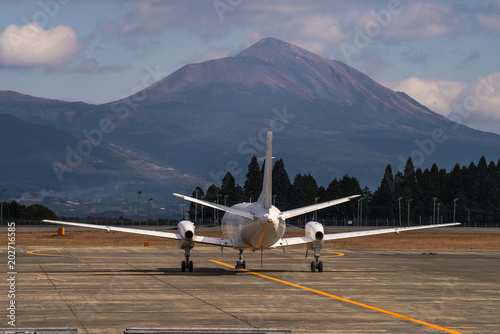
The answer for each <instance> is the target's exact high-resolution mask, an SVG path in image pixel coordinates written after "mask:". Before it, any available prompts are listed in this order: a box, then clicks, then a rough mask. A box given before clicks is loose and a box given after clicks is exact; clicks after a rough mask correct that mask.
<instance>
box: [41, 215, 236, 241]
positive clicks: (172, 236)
mask: <svg viewBox="0 0 500 334" xmlns="http://www.w3.org/2000/svg"><path fill="white" fill-rule="evenodd" d="M43 222H44V223H50V224H59V225H67V226H78V227H87V228H93V229H98V230H105V231H107V232H110V231H116V232H124V233H133V234H141V235H149V236H153V237H160V238H166V239H174V240H183V238H182V235H180V234H179V233H172V232H162V231H150V230H141V229H137V228H126V227H116V226H104V225H94V224H84V223H73V222H64V221H58V220H44V221H43ZM193 241H194V242H198V243H202V244H208V245H215V246H222V247H233V242H232V241H231V240H230V239H222V238H214V237H205V236H202V235H195V236H193Z"/></svg>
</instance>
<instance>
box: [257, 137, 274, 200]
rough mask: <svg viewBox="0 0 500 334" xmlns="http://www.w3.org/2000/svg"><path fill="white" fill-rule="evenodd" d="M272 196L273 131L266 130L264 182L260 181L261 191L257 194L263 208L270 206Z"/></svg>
mask: <svg viewBox="0 0 500 334" xmlns="http://www.w3.org/2000/svg"><path fill="white" fill-rule="evenodd" d="M272 197H273V132H272V131H268V132H267V148H266V160H265V165H264V182H263V183H262V192H261V193H260V196H259V200H258V202H259V203H262V205H264V208H266V209H269V208H270V207H271V206H272Z"/></svg>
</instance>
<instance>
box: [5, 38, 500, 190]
mask: <svg viewBox="0 0 500 334" xmlns="http://www.w3.org/2000/svg"><path fill="white" fill-rule="evenodd" d="M131 85H132V86H133V83H131ZM0 114H9V115H14V116H16V117H17V118H19V119H20V120H22V121H23V122H25V123H22V122H21V123H19V122H18V123H15V120H13V119H11V118H10V119H9V118H3V119H2V120H1V121H2V123H3V124H4V127H6V129H9V128H12V129H16V130H15V132H17V133H18V136H19V137H20V139H19V142H17V141H16V142H14V141H13V140H12V138H13V136H14V134H13V133H12V132H11V135H10V136H6V135H5V134H2V136H3V137H2V139H3V140H2V143H3V144H2V145H3V148H4V149H6V150H8V149H9V147H15V148H13V149H12V150H10V151H8V152H10V153H9V154H11V159H9V160H6V159H3V161H2V163H3V164H4V165H3V166H2V168H8V170H9V171H10V172H11V173H13V174H12V175H17V176H16V180H22V174H20V172H19V173H18V172H17V171H16V170H15V169H16V167H15V166H16V164H14V160H16V159H17V160H16V161H17V162H16V163H17V164H20V166H25V167H26V169H23V168H19V170H30V173H32V174H33V175H32V177H31V178H30V179H29V180H30V181H29V182H25V183H26V184H25V185H24V187H27V188H29V189H35V188H36V187H39V186H41V185H42V184H46V185H47V187H52V189H59V188H65V187H73V188H75V189H77V188H85V187H87V186H89V185H91V184H94V183H96V184H99V185H106V187H108V188H109V186H108V185H109V184H123V183H125V184H134V186H135V184H136V182H138V183H139V184H142V185H144V186H143V188H144V189H146V188H148V187H149V188H151V189H155V190H154V191H157V192H158V193H162V194H163V195H165V194H168V193H170V192H172V191H179V187H180V186H181V185H182V184H184V185H185V187H184V189H189V187H190V186H191V184H192V183H196V182H198V183H202V182H205V184H206V183H207V182H214V183H220V180H221V178H222V177H223V176H224V174H225V172H226V171H228V170H229V171H231V173H232V174H233V175H234V176H235V178H236V180H237V182H239V183H242V182H243V180H244V177H245V174H246V172H247V170H246V168H247V165H248V162H249V159H250V157H251V156H252V155H253V154H256V155H257V156H263V155H264V143H265V135H264V134H265V132H266V131H267V130H269V129H271V130H273V131H274V132H275V136H274V147H273V148H274V155H275V156H276V157H278V158H283V159H284V162H285V167H286V169H287V171H288V172H289V175H290V176H291V178H293V177H294V175H295V173H298V172H301V173H311V174H312V175H313V176H314V177H315V178H316V179H317V180H318V183H319V184H321V185H325V186H326V185H327V184H328V183H329V182H330V181H331V180H332V179H333V178H334V177H337V178H339V177H342V176H343V175H344V174H345V173H349V174H350V175H352V176H355V177H357V178H358V179H359V180H360V181H361V183H362V185H368V186H371V187H376V186H378V184H379V182H380V179H381V177H382V175H383V172H384V169H385V167H386V165H387V164H388V163H391V164H392V165H393V170H397V169H399V168H401V167H400V166H403V164H404V162H405V161H406V159H407V158H408V156H409V155H410V154H411V155H413V157H414V163H415V165H416V166H417V167H429V166H431V165H432V163H434V162H437V163H438V165H439V166H440V167H445V168H451V167H453V165H454V164H455V163H457V162H458V163H461V164H469V163H470V162H471V161H478V160H479V158H480V157H481V156H482V155H484V156H485V157H486V158H487V159H492V160H495V161H496V160H498V158H499V150H498V147H500V136H499V135H496V134H491V133H484V132H480V131H476V130H472V129H470V128H467V127H465V126H461V125H458V124H456V123H453V122H451V121H449V120H448V119H446V118H445V117H442V116H440V115H438V114H436V113H434V112H432V111H431V110H429V109H428V108H426V107H425V106H422V105H421V104H419V103H418V102H416V101H414V100H413V99H411V98H410V97H409V96H407V95H406V94H404V93H400V92H394V91H392V90H390V89H388V88H386V87H384V86H382V85H380V84H378V83H377V82H375V81H374V80H372V79H370V78H369V77H368V76H366V75H365V74H363V73H361V72H359V71H357V70H355V69H354V68H352V67H350V66H348V65H346V64H344V63H342V62H339V61H334V60H330V59H326V58H323V57H320V56H318V55H315V54H313V53H311V52H309V51H307V50H305V49H302V48H300V47H298V46H295V45H293V44H290V43H287V42H284V41H280V40H277V39H274V38H266V39H264V40H262V41H260V42H258V43H256V44H254V45H253V46H251V47H249V48H248V49H246V50H244V51H242V52H241V53H240V54H238V55H237V56H235V57H228V58H222V59H216V60H211V61H206V62H203V63H199V64H188V65H186V66H184V67H182V68H180V69H179V70H177V71H175V72H174V73H172V74H171V75H169V76H167V77H166V78H164V79H162V80H160V81H158V82H157V83H155V84H154V85H152V86H150V87H148V88H147V89H145V90H144V91H141V92H139V93H137V94H136V95H132V96H130V97H128V98H126V99H123V100H121V101H115V102H112V103H108V104H103V105H90V104H85V103H70V102H63V101H56V100H47V99H41V98H34V97H29V96H25V95H21V94H18V93H14V92H0ZM103 121H109V122H111V124H112V125H113V129H112V130H111V131H109V133H106V134H103V142H102V143H103V144H102V145H98V147H95V148H94V149H93V151H92V153H91V154H89V155H88V156H86V157H85V158H84V159H83V160H82V163H81V164H79V165H78V166H76V167H75V168H74V171H73V172H72V173H68V175H67V176H68V178H67V179H65V180H64V181H63V182H62V183H61V182H59V180H58V179H57V178H56V177H55V176H54V175H53V174H54V172H53V171H52V170H51V165H50V164H51V162H53V161H54V160H57V161H64V159H65V158H66V155H67V149H66V148H67V146H68V145H69V146H70V147H72V148H75V147H76V145H77V144H78V143H79V142H80V141H81V140H82V138H84V137H83V135H82V131H93V130H96V129H99V126H100V124H101V122H103ZM4 122H6V123H4ZM28 123H36V124H38V125H37V126H34V125H33V124H28ZM9 124H10V125H9ZM42 125H43V126H45V127H50V128H51V129H56V130H57V131H50V130H48V128H41V127H40V126H42ZM33 127H34V128H33ZM34 143H36V144H34ZM16 145H17V146H16ZM19 145H24V146H22V147H21V146H19ZM19 152H22V154H19ZM40 155H42V156H46V157H48V158H46V159H45V158H43V157H40ZM44 159H45V160H44ZM23 163H24V164H25V165H23ZM37 164H38V165H39V166H40V168H37V169H33V168H32V166H34V165H36V166H38V165H37ZM29 166H31V168H32V169H29V168H28V167H29ZM101 166H102V167H101ZM148 166H149V167H148ZM16 173H18V174H16ZM184 173H189V174H186V175H184ZM70 174H71V175H70ZM191 175H199V176H200V178H196V177H193V176H191ZM26 180H28V179H26ZM69 180H71V181H69ZM20 182H21V181H20ZM30 182H31V183H30ZM160 185H161V186H160ZM103 187H104V186H103ZM144 189H143V190H144ZM165 196H167V195H165Z"/></svg>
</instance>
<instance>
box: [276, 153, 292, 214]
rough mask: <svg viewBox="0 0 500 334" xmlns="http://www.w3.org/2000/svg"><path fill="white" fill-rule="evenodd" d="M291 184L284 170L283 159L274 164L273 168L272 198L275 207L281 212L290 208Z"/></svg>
mask: <svg viewBox="0 0 500 334" xmlns="http://www.w3.org/2000/svg"><path fill="white" fill-rule="evenodd" d="M291 194H292V183H291V182H290V179H289V177H288V173H287V172H286V170H285V164H284V163H283V159H279V160H277V161H276V162H275V163H274V167H273V196H275V197H274V198H275V206H276V207H277V208H278V209H280V210H281V211H284V210H289V209H291V208H292V206H291V204H292V203H291Z"/></svg>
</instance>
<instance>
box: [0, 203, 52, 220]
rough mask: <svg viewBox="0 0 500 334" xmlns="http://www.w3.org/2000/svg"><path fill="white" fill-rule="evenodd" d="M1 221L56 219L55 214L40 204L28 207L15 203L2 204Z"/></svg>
mask: <svg viewBox="0 0 500 334" xmlns="http://www.w3.org/2000/svg"><path fill="white" fill-rule="evenodd" d="M2 214H3V215H2V219H3V221H16V220H21V219H32V220H42V219H56V218H57V217H56V214H55V213H54V212H53V211H52V210H50V209H49V208H47V207H46V206H43V205H41V204H31V205H29V206H26V205H23V204H19V203H17V202H16V201H12V202H10V203H9V202H3V203H2Z"/></svg>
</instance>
